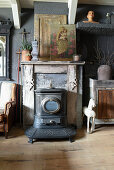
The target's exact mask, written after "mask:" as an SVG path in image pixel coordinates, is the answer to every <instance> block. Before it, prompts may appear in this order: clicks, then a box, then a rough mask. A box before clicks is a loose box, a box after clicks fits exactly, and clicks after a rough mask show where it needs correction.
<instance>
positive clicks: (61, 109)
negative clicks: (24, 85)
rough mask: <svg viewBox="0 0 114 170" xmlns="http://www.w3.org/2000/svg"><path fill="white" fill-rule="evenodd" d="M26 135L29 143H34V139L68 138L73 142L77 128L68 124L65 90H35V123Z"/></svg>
mask: <svg viewBox="0 0 114 170" xmlns="http://www.w3.org/2000/svg"><path fill="white" fill-rule="evenodd" d="M25 134H26V136H27V137H28V138H29V143H33V140H34V139H50V138H51V139H55V138H56V139H60V138H68V139H69V140H70V141H71V142H72V141H73V140H72V139H73V137H74V136H75V135H76V128H75V127H74V126H68V124H67V114H66V90H65V89H59V88H51V89H40V88H39V89H37V90H35V115H34V123H33V126H32V127H30V128H29V129H27V130H26V131H25Z"/></svg>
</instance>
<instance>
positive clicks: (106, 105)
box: [97, 90, 114, 119]
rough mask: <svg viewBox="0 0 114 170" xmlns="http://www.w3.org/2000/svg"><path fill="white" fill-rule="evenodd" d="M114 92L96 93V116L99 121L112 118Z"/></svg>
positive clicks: (113, 112)
mask: <svg viewBox="0 0 114 170" xmlns="http://www.w3.org/2000/svg"><path fill="white" fill-rule="evenodd" d="M113 101H114V90H99V91H98V114H97V118H99V119H103V118H104V119H113V118H114V102H113Z"/></svg>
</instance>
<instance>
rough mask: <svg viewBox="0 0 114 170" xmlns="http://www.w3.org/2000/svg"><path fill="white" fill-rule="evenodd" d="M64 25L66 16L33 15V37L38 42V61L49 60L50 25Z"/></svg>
mask: <svg viewBox="0 0 114 170" xmlns="http://www.w3.org/2000/svg"><path fill="white" fill-rule="evenodd" d="M66 23H67V17H66V15H45V14H35V15H34V37H35V39H36V40H38V42H39V59H40V60H50V24H66Z"/></svg>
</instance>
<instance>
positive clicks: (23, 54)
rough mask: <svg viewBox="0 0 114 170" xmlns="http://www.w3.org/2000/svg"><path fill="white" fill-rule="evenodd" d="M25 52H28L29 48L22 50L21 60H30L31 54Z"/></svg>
mask: <svg viewBox="0 0 114 170" xmlns="http://www.w3.org/2000/svg"><path fill="white" fill-rule="evenodd" d="M27 54H30V51H29V50H22V61H31V58H32V56H29V55H27Z"/></svg>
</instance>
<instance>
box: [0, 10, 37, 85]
mask: <svg viewBox="0 0 114 170" xmlns="http://www.w3.org/2000/svg"><path fill="white" fill-rule="evenodd" d="M8 18H10V20H11V21H12V22H13V16H12V10H11V9H10V8H7V9H3V8H2V9H0V19H1V20H2V19H8ZM24 28H25V29H26V31H27V32H30V34H28V35H27V40H28V41H32V40H33V37H34V11H33V10H30V9H26V10H22V14H21V29H17V30H16V29H15V28H14V27H13V28H12V29H11V34H10V44H9V46H10V78H11V80H13V81H15V82H17V72H18V56H17V54H16V52H17V51H18V50H19V48H20V47H21V42H22V35H21V34H20V33H21V32H22V31H23V29H24Z"/></svg>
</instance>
